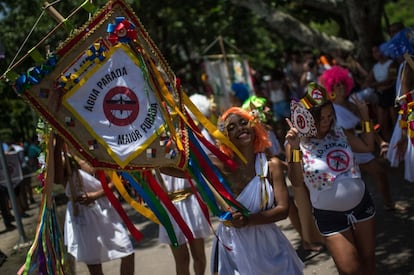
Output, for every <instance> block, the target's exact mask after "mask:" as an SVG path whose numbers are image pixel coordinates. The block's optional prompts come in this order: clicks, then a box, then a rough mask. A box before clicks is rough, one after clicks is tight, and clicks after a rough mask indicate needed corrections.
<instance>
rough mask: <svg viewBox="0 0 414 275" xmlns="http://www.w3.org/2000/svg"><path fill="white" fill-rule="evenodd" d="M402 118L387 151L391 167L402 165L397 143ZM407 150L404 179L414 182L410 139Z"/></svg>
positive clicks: (399, 75)
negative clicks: (398, 156) (398, 155)
mask: <svg viewBox="0 0 414 275" xmlns="http://www.w3.org/2000/svg"><path fill="white" fill-rule="evenodd" d="M403 66H404V63H402V64H401V65H400V67H399V71H398V79H397V84H396V89H395V90H396V96H397V97H398V96H400V91H401V73H402V69H403ZM400 120H401V114H399V115H398V118H397V123H396V124H395V126H394V131H393V133H392V136H391V140H390V143H389V146H388V147H389V148H388V151H387V155H386V157H387V159H388V160H389V162H390V166H391V167H398V166H399V165H400V160H399V159H398V158H397V148H396V145H397V143H398V141H399V140H400V139H401V135H402V130H401V128H400V125H399V123H398V122H399V121H400ZM407 142H408V143H407V150H406V151H405V154H404V179H405V180H407V181H409V182H412V183H414V169H413V167H414V145H413V144H412V143H411V141H410V139H409V138H408V140H407Z"/></svg>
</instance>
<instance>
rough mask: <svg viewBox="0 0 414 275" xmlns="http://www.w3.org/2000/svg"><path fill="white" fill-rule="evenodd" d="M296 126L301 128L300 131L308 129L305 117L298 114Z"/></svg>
mask: <svg viewBox="0 0 414 275" xmlns="http://www.w3.org/2000/svg"><path fill="white" fill-rule="evenodd" d="M296 125H297V126H298V127H299V129H301V130H303V129H305V128H306V119H305V118H304V117H303V115H302V114H298V115H297V116H296Z"/></svg>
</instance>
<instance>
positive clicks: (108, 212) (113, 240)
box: [64, 170, 134, 264]
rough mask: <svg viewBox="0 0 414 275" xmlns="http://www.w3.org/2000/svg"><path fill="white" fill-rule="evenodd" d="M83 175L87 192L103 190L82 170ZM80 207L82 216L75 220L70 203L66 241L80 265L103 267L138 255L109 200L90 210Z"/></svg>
mask: <svg viewBox="0 0 414 275" xmlns="http://www.w3.org/2000/svg"><path fill="white" fill-rule="evenodd" d="M79 174H80V176H81V178H82V182H81V184H82V189H83V192H93V191H97V190H100V189H102V186H101V183H100V181H99V180H98V179H96V178H95V177H93V176H91V175H89V174H88V173H86V172H84V171H82V170H79ZM75 188H76V187H75ZM78 189H79V188H78ZM76 192H81V191H79V190H76ZM66 195H67V196H68V197H69V198H70V187H69V184H67V186H66ZM76 206H77V209H78V215H77V216H74V213H73V207H72V202H70V201H69V202H68V205H67V208H66V218H65V227H64V240H65V244H66V245H67V249H68V252H69V253H70V254H71V255H73V256H74V257H75V258H76V260H77V261H79V262H84V263H86V264H99V263H103V262H107V261H110V260H114V259H118V258H122V257H125V256H128V255H130V254H132V253H133V252H134V249H133V246H132V242H131V240H130V238H129V235H128V231H127V230H126V228H125V227H124V226H123V224H122V220H121V218H120V217H119V215H118V213H117V212H116V210H115V209H114V208H113V207H112V206H111V203H110V202H109V200H108V199H107V198H106V197H102V198H99V199H97V200H96V201H95V202H93V203H91V204H90V205H88V206H85V205H81V204H79V203H76Z"/></svg>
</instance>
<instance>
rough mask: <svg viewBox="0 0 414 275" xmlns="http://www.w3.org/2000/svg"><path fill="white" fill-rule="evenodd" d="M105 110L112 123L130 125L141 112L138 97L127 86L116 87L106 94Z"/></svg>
mask: <svg viewBox="0 0 414 275" xmlns="http://www.w3.org/2000/svg"><path fill="white" fill-rule="evenodd" d="M103 110H104V113H105V117H106V118H107V119H108V120H109V122H110V123H112V124H114V125H117V126H126V125H130V124H132V122H134V121H135V119H136V118H137V116H138V114H139V102H138V98H137V96H136V94H135V93H134V92H133V91H132V90H130V89H129V88H127V87H122V86H119V87H114V88H112V89H110V90H109V91H108V92H107V93H106V95H105V98H104V100H103Z"/></svg>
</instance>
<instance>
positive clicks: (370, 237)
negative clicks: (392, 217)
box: [354, 218, 376, 274]
mask: <svg viewBox="0 0 414 275" xmlns="http://www.w3.org/2000/svg"><path fill="white" fill-rule="evenodd" d="M354 236H355V241H356V245H357V248H358V253H359V257H360V261H361V263H363V264H362V266H361V270H362V271H361V274H375V273H376V272H375V218H371V219H369V220H366V221H363V222H359V223H357V224H356V229H355V230H354Z"/></svg>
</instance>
